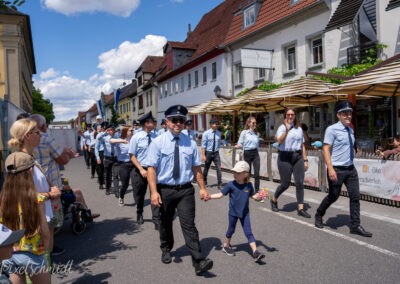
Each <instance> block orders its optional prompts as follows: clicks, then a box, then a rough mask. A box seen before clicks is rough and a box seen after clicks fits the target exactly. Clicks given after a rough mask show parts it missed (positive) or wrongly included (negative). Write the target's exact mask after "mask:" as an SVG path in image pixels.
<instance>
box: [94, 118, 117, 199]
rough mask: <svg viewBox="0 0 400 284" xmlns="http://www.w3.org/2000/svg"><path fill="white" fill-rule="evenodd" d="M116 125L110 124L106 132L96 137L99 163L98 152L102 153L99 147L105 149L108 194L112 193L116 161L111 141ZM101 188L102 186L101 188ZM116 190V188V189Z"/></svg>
mask: <svg viewBox="0 0 400 284" xmlns="http://www.w3.org/2000/svg"><path fill="white" fill-rule="evenodd" d="M114 133H115V127H114V125H112V124H111V125H109V126H108V127H107V129H106V131H105V132H102V133H100V134H98V135H97V137H96V158H97V163H99V158H100V157H97V153H99V154H100V153H101V152H100V151H98V149H100V148H102V149H103V153H102V155H103V166H104V174H105V184H106V195H109V194H110V193H111V179H112V169H113V165H114V163H115V162H116V158H115V151H114V144H111V143H110V139H111V138H113V137H114ZM99 156H100V155H99ZM100 189H101V188H100ZM114 190H115V189H114Z"/></svg>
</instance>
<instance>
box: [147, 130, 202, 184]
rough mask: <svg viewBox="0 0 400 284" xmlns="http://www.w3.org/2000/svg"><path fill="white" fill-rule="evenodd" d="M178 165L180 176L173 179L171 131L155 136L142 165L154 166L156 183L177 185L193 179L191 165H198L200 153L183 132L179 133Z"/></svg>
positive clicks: (173, 143) (172, 140) (173, 148)
mask: <svg viewBox="0 0 400 284" xmlns="http://www.w3.org/2000/svg"><path fill="white" fill-rule="evenodd" d="M178 141H179V142H178V143H179V166H180V168H179V169H180V171H179V172H180V177H179V179H177V180H174V178H173V177H172V173H173V169H174V150H175V140H174V136H173V135H172V133H171V132H169V131H168V132H166V133H165V134H164V135H160V136H157V138H155V139H154V140H153V141H152V142H151V144H150V147H149V150H148V154H147V159H146V162H145V164H144V166H149V167H155V168H156V173H157V183H158V184H168V185H178V184H185V183H188V182H190V181H191V180H192V179H193V170H192V167H194V166H200V165H201V160H200V155H199V153H198V151H197V146H196V143H195V142H194V141H192V140H190V138H189V137H188V136H187V135H185V134H182V133H181V134H179V140H178Z"/></svg>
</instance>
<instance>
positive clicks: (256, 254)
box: [253, 250, 265, 263]
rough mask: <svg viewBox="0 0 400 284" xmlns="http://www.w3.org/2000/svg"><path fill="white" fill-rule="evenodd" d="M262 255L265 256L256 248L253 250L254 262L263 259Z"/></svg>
mask: <svg viewBox="0 0 400 284" xmlns="http://www.w3.org/2000/svg"><path fill="white" fill-rule="evenodd" d="M264 257H265V255H264V254H262V253H260V252H259V251H258V250H256V251H255V252H253V259H254V262H256V263H259V262H260V260H261V259H263V258H264Z"/></svg>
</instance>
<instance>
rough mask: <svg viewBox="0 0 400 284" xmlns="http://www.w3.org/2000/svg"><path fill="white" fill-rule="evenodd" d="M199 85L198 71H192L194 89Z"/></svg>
mask: <svg viewBox="0 0 400 284" xmlns="http://www.w3.org/2000/svg"><path fill="white" fill-rule="evenodd" d="M198 85H199V71H198V70H196V71H194V87H195V88H196V87H197V86H198Z"/></svg>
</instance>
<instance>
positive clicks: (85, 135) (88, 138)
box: [83, 130, 92, 145]
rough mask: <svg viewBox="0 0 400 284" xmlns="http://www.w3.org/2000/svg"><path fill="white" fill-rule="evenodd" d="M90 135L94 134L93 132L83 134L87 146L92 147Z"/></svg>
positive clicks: (87, 131)
mask: <svg viewBox="0 0 400 284" xmlns="http://www.w3.org/2000/svg"><path fill="white" fill-rule="evenodd" d="M90 133H92V131H89V130H86V131H85V132H84V133H83V136H84V137H85V144H86V145H90Z"/></svg>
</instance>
